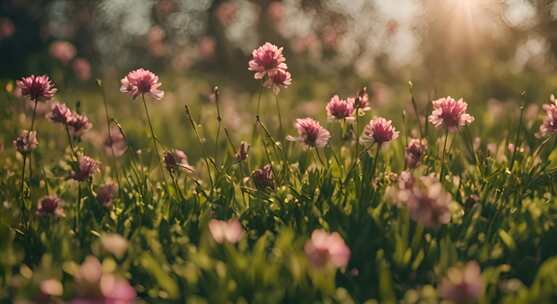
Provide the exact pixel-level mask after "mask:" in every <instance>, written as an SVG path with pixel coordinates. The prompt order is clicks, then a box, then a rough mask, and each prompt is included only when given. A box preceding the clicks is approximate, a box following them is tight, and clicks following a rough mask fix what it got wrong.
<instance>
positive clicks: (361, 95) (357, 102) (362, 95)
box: [354, 87, 371, 114]
mask: <svg viewBox="0 0 557 304" xmlns="http://www.w3.org/2000/svg"><path fill="white" fill-rule="evenodd" d="M354 108H355V109H358V111H360V112H365V111H369V110H371V108H370V107H369V95H368V94H367V88H366V87H363V88H362V89H361V90H360V91H359V92H358V96H356V98H355V99H354ZM362 114H363V113H362Z"/></svg>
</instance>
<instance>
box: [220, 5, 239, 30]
mask: <svg viewBox="0 0 557 304" xmlns="http://www.w3.org/2000/svg"><path fill="white" fill-rule="evenodd" d="M237 11H238V6H237V4H236V3H234V2H232V1H227V2H224V3H222V4H221V5H219V7H218V8H217V11H216V16H217V19H218V20H219V21H220V23H222V25H225V26H226V25H230V24H231V23H232V22H233V21H234V19H236V12H237Z"/></svg>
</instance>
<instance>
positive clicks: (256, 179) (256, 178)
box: [251, 164, 275, 190]
mask: <svg viewBox="0 0 557 304" xmlns="http://www.w3.org/2000/svg"><path fill="white" fill-rule="evenodd" d="M251 179H252V181H253V184H254V185H255V187H256V188H257V189H260V190H263V189H266V188H274V187H275V186H274V181H273V167H272V166H271V165H270V164H267V165H265V166H263V167H262V168H260V169H256V170H254V171H253V172H252V173H251Z"/></svg>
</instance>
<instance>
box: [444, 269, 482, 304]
mask: <svg viewBox="0 0 557 304" xmlns="http://www.w3.org/2000/svg"><path fill="white" fill-rule="evenodd" d="M483 292H484V282H483V279H482V276H481V270H480V266H479V265H478V263H476V262H475V261H472V262H468V263H466V265H464V266H462V265H461V266H456V267H451V268H450V269H449V271H448V272H447V276H446V277H445V278H444V279H443V280H442V281H441V284H440V286H439V294H440V295H441V297H443V298H444V299H445V300H449V301H452V302H454V303H473V302H476V301H477V300H478V299H479V298H480V297H481V296H482V295H483Z"/></svg>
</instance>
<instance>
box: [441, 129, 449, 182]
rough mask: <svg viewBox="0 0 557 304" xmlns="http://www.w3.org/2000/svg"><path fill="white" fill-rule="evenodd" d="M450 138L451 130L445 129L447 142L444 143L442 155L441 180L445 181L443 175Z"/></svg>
mask: <svg viewBox="0 0 557 304" xmlns="http://www.w3.org/2000/svg"><path fill="white" fill-rule="evenodd" d="M448 138H449V128H445V142H444V143H443V153H442V155H441V172H440V174H439V179H440V180H444V177H443V174H444V172H445V150H446V149H447V139H448Z"/></svg>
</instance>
